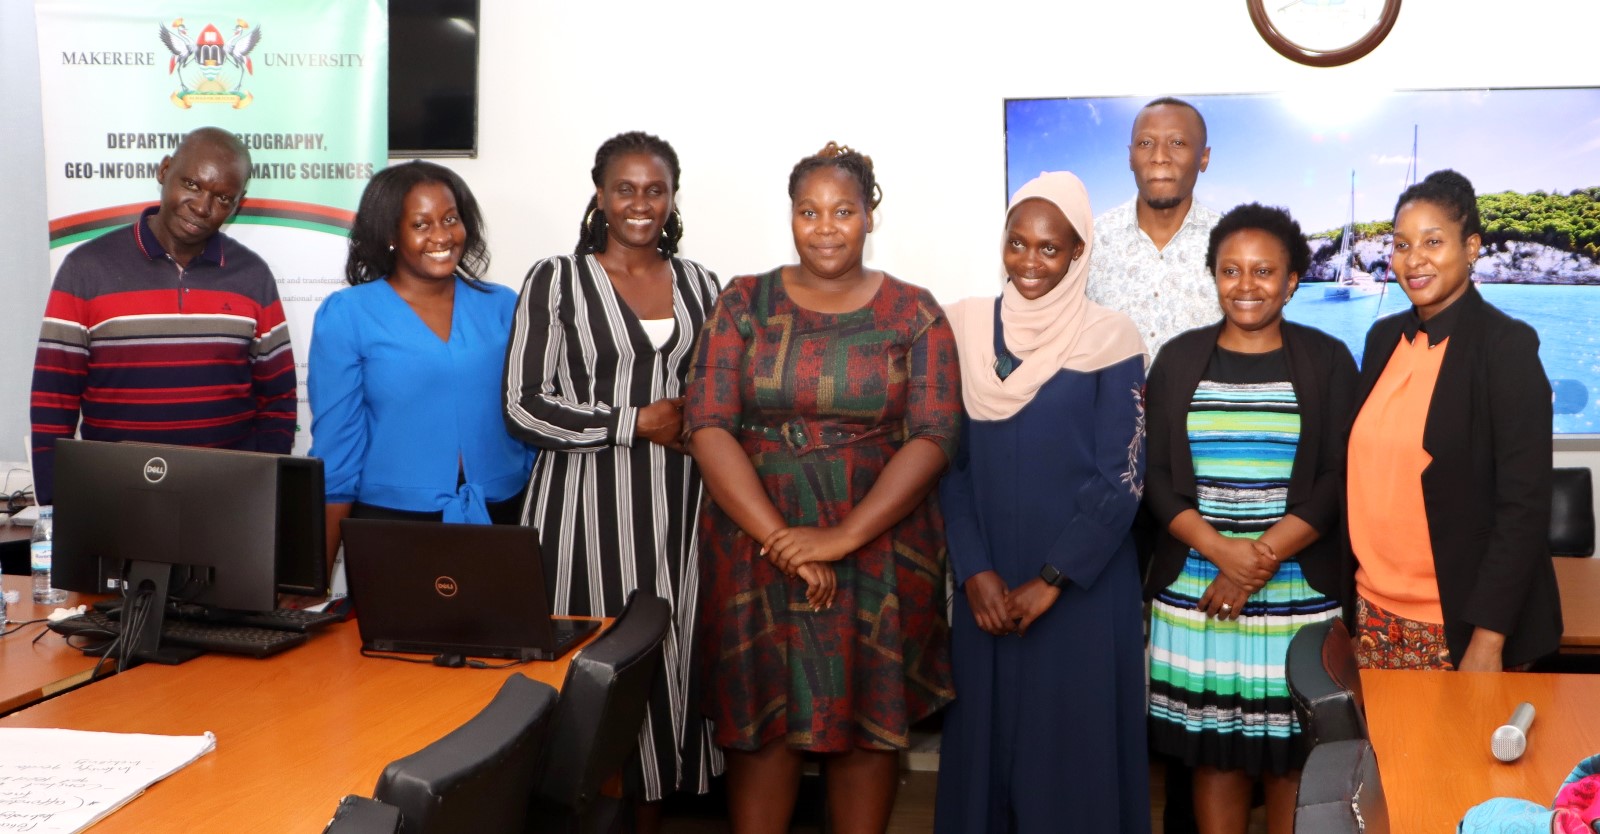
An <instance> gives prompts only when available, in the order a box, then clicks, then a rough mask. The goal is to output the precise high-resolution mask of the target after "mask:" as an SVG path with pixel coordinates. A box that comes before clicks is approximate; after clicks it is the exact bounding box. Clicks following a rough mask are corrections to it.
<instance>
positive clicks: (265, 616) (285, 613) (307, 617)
mask: <svg viewBox="0 0 1600 834" xmlns="http://www.w3.org/2000/svg"><path fill="white" fill-rule="evenodd" d="M342 619H344V614H343V613H342V612H337V611H336V612H328V611H307V610H305V609H304V608H276V609H273V610H271V611H226V612H221V613H220V614H218V615H216V618H215V619H213V620H210V622H215V623H227V624H230V625H239V626H255V627H257V628H271V629H277V630H278V631H300V632H307V631H312V630H314V629H318V628H321V627H323V626H325V625H332V624H333V623H336V622H339V621H340V620H342Z"/></svg>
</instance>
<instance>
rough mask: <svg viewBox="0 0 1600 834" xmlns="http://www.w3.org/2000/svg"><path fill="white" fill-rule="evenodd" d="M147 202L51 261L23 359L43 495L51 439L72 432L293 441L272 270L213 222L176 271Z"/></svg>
mask: <svg viewBox="0 0 1600 834" xmlns="http://www.w3.org/2000/svg"><path fill="white" fill-rule="evenodd" d="M155 211H156V209H155V208H154V207H152V208H149V209H147V210H146V211H145V213H144V215H143V216H142V217H141V218H140V220H139V222H138V223H135V224H134V225H132V226H127V227H123V228H120V229H114V230H112V231H111V232H109V233H107V234H105V235H102V236H100V237H99V238H96V239H95V240H92V241H89V242H87V243H85V244H83V245H82V246H79V247H78V248H77V249H76V250H74V251H73V252H72V253H71V254H69V255H67V257H66V259H65V260H64V261H63V262H62V264H61V268H60V270H58V271H57V272H56V279H55V284H54V286H53V287H51V290H50V299H49V301H48V302H47V303H46V306H45V314H44V325H43V327H42V328H41V329H40V333H39V351H38V354H37V356H36V358H35V360H34V370H33V397H32V421H33V467H34V488H35V491H36V493H37V497H38V500H39V502H40V503H41V504H48V503H50V502H51V501H52V500H53V497H54V491H55V482H54V472H55V467H54V450H55V442H56V439H57V438H62V437H71V436H72V435H73V432H74V430H80V431H81V434H82V436H83V437H84V438H85V439H88V440H139V441H145V442H151V443H173V444H179V445H184V446H212V447H219V448H225V449H253V450H259V451H265V452H279V453H287V452H288V451H289V450H290V448H291V447H292V446H293V444H294V432H295V405H296V394H297V391H296V386H295V366H294V356H293V354H292V352H291V350H290V347H289V329H288V326H287V325H286V324H285V322H284V316H283V305H282V303H281V302H280V301H279V300H278V288H277V284H276V283H275V282H274V281H273V278H272V272H271V270H269V269H268V268H267V264H266V262H265V261H263V260H261V258H260V257H259V256H257V255H256V254H255V253H254V252H251V251H250V250H249V249H247V248H245V247H244V246H243V245H241V244H239V243H238V242H237V241H235V240H233V239H232V238H229V237H228V236H227V235H223V234H220V233H219V234H217V235H214V236H213V237H212V238H211V240H210V241H208V242H207V244H206V248H205V251H204V252H202V253H201V254H200V255H198V256H196V257H195V258H194V259H193V260H191V261H190V262H189V266H188V268H186V269H184V268H180V267H179V266H178V265H177V263H176V262H175V261H173V260H172V259H171V258H169V257H168V255H167V253H166V251H165V250H163V249H162V248H161V244H160V243H158V242H157V241H156V238H155V235H154V234H152V233H151V231H150V227H149V218H150V217H151V215H153V214H154V213H155ZM80 417H81V422H82V426H81V429H80V427H79V422H80Z"/></svg>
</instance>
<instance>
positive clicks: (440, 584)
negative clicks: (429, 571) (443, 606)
mask: <svg viewBox="0 0 1600 834" xmlns="http://www.w3.org/2000/svg"><path fill="white" fill-rule="evenodd" d="M433 590H434V591H437V592H438V594H439V596H442V597H453V596H455V595H456V591H458V590H460V589H459V588H457V587H456V581H455V580H454V579H451V578H450V577H448V576H441V577H439V578H438V579H435V580H433Z"/></svg>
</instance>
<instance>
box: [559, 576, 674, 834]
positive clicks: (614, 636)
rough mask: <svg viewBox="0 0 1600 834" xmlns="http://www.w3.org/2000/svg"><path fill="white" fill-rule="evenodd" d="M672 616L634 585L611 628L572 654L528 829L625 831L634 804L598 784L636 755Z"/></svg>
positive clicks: (578, 833) (582, 833)
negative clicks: (607, 793)
mask: <svg viewBox="0 0 1600 834" xmlns="http://www.w3.org/2000/svg"><path fill="white" fill-rule="evenodd" d="M671 621H672V607H671V606H669V605H668V604H667V602H666V600H663V599H661V598H660V597H656V596H652V595H650V594H645V593H641V592H638V591H635V592H634V593H633V595H632V596H630V597H629V598H628V604H627V605H626V606H625V607H624V608H623V609H622V613H621V614H620V615H619V616H618V617H617V621H616V622H615V623H613V624H612V626H611V628H609V629H607V630H606V631H605V633H604V634H601V635H600V636H599V637H598V638H596V639H595V641H594V642H593V643H590V644H589V645H588V646H586V647H584V648H583V649H582V650H580V651H579V652H578V653H577V654H576V655H574V656H573V658H572V662H571V664H570V665H568V666H567V679H566V682H565V683H563V684H562V685H561V700H560V701H559V702H558V703H557V704H556V709H555V718H554V720H553V721H552V722H551V731H550V743H549V744H548V745H546V747H545V754H544V759H543V764H542V765H541V766H540V768H539V775H538V781H537V785H538V787H537V789H536V790H535V796H534V801H533V810H532V811H531V813H530V819H529V830H530V831H535V832H563V833H564V834H566V833H569V832H570V833H573V834H600V832H614V831H625V830H631V827H632V826H631V822H632V808H631V807H624V804H623V803H622V802H621V801H619V800H618V799H617V798H614V797H608V796H602V795H601V792H600V788H601V785H602V784H603V783H604V782H605V781H606V780H607V779H609V778H611V777H612V776H615V775H617V774H618V773H620V772H621V770H622V767H623V765H625V764H626V763H627V762H628V759H629V758H630V757H631V756H634V755H637V752H636V749H637V745H638V738H639V730H640V729H641V728H642V727H643V726H644V717H645V709H646V708H647V706H648V705H649V701H650V691H651V688H652V687H654V686H655V680H656V676H657V675H658V674H659V673H660V671H661V663H662V656H661V644H662V642H663V641H665V640H666V637H667V628H668V626H669V625H670V624H671Z"/></svg>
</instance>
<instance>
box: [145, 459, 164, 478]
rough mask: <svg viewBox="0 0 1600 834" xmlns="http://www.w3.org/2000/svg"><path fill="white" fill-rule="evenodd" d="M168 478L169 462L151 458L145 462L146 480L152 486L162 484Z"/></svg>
mask: <svg viewBox="0 0 1600 834" xmlns="http://www.w3.org/2000/svg"><path fill="white" fill-rule="evenodd" d="M165 477H167V462H166V461H164V460H162V459H161V458H151V459H149V460H147V461H145V462H144V479H145V480H147V481H149V482H150V483H152V484H159V483H161V479H162V478H165Z"/></svg>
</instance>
